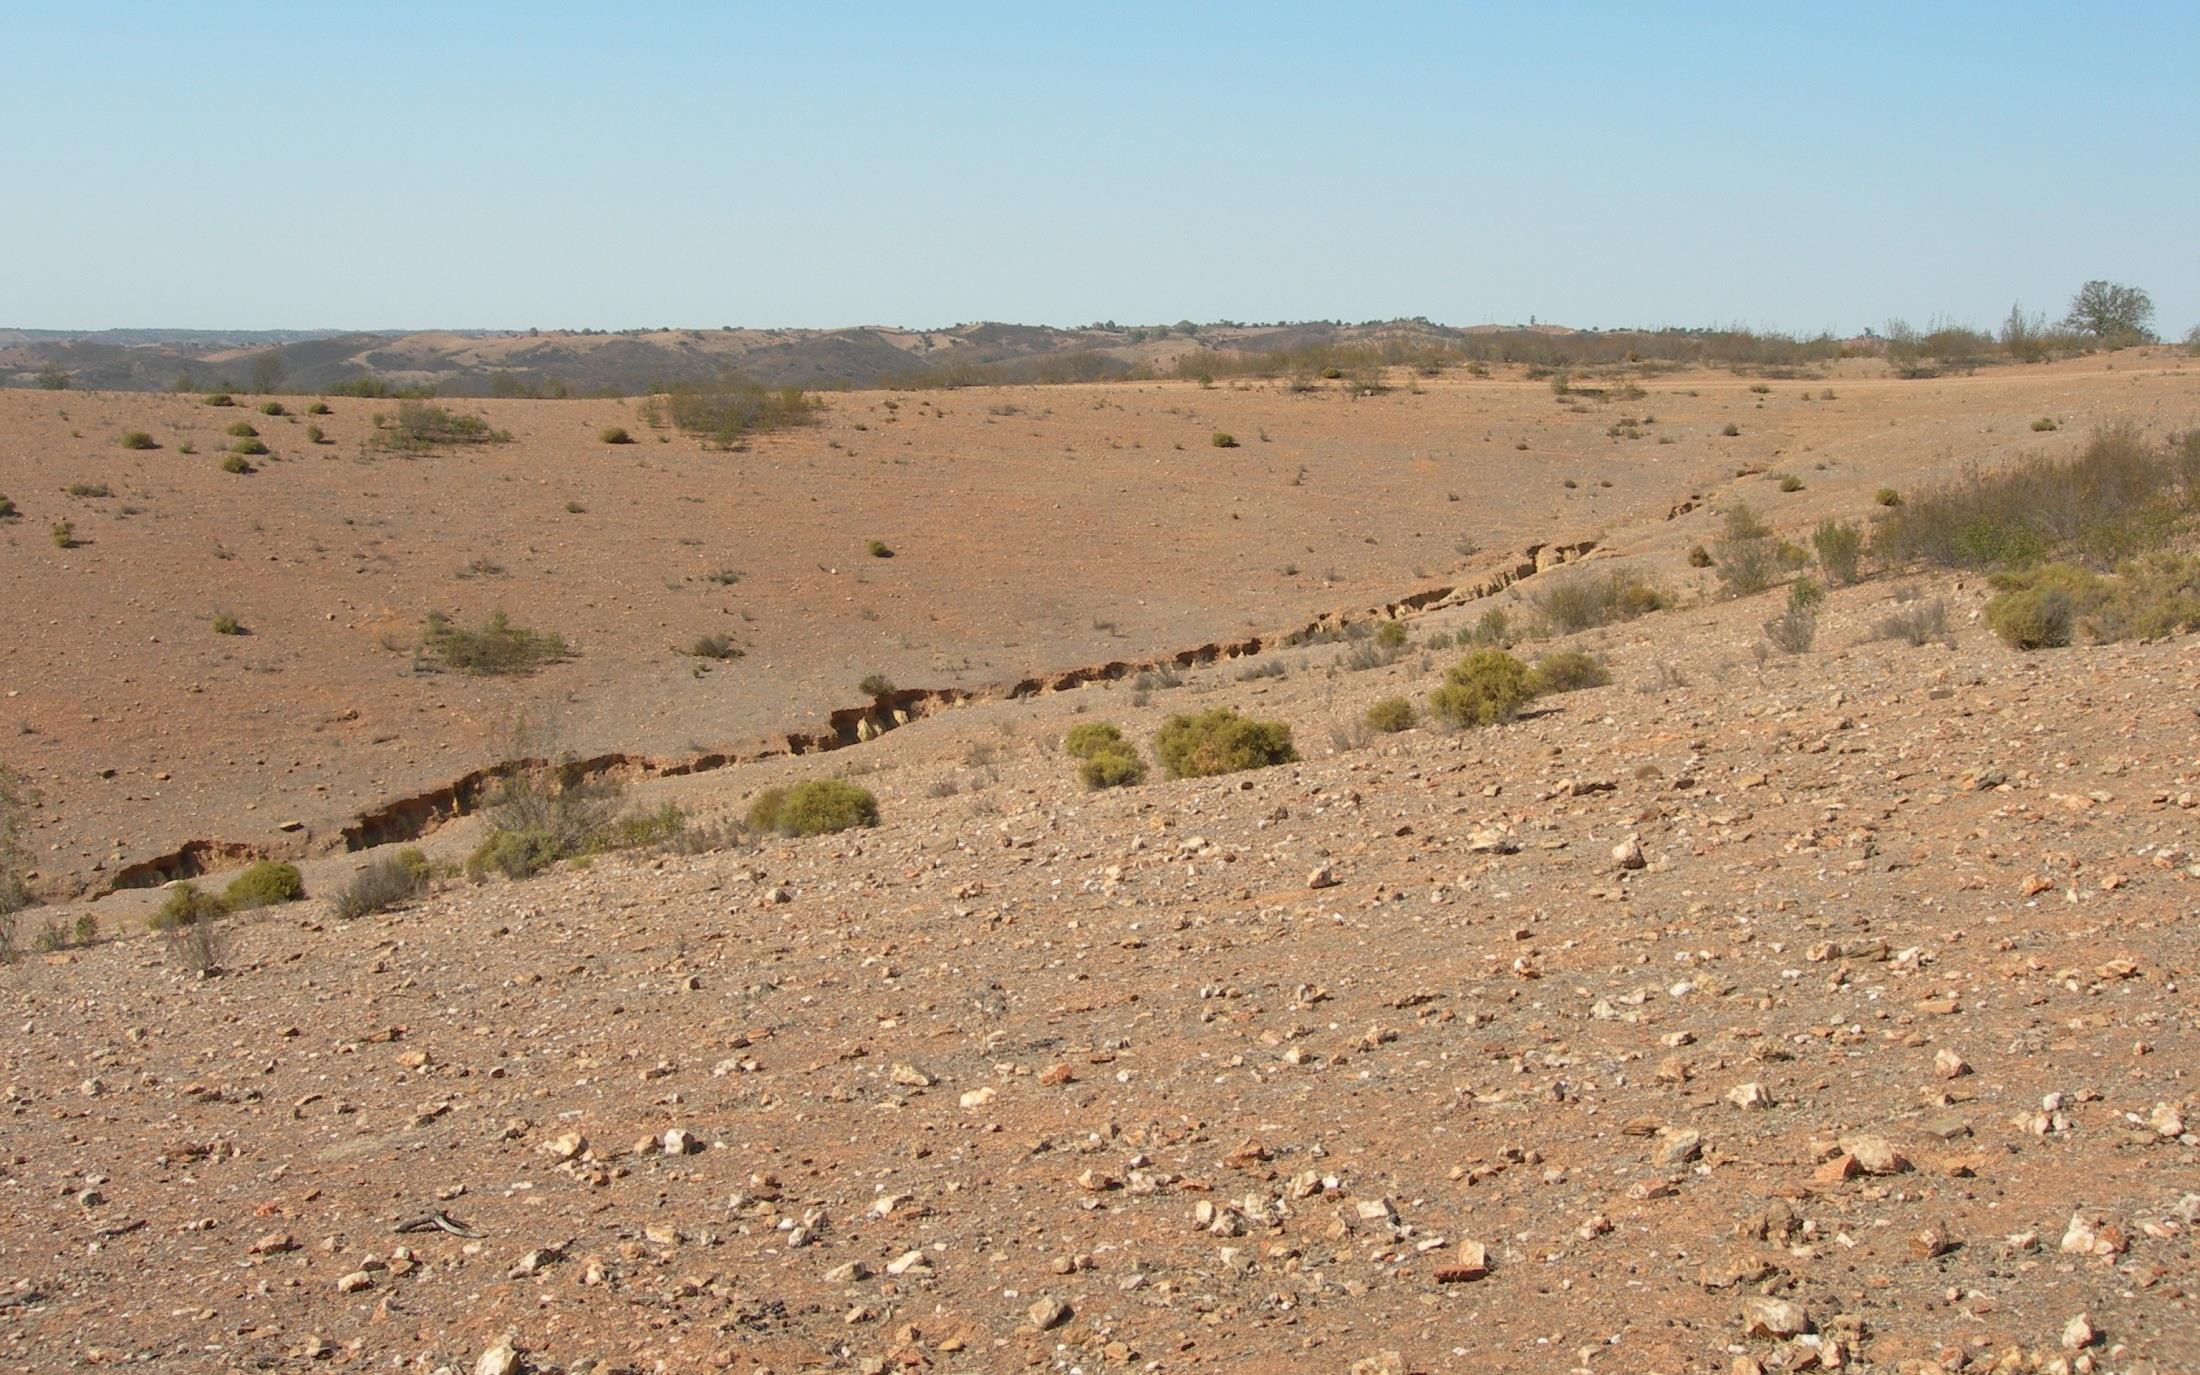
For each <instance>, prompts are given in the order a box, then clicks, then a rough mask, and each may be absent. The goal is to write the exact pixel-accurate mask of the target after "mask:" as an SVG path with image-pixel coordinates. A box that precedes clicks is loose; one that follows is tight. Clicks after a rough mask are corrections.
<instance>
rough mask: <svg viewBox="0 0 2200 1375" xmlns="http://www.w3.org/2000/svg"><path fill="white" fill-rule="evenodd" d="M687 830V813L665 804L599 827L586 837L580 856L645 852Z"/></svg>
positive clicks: (676, 837) (670, 840)
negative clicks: (635, 851)
mask: <svg viewBox="0 0 2200 1375" xmlns="http://www.w3.org/2000/svg"><path fill="white" fill-rule="evenodd" d="M686 830H687V813H686V812H683V811H681V810H680V807H679V804H678V803H674V802H667V803H666V804H665V805H663V806H662V807H659V808H658V809H657V810H655V811H653V812H638V813H636V814H634V815H632V816H622V817H620V818H619V819H618V820H617V821H614V822H612V823H611V824H609V825H608V826H603V827H599V828H598V829H597V830H596V832H595V833H594V834H593V835H591V836H589V837H588V841H587V843H586V844H585V845H584V846H583V847H582V849H581V852H582V853H583V854H605V853H608V852H610V851H614V850H644V849H650V848H653V847H656V846H660V845H668V844H670V843H671V842H673V841H674V840H677V839H678V838H679V837H680V836H681V834H682V833H684V832H685V831H686Z"/></svg>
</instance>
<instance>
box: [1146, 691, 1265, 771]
mask: <svg viewBox="0 0 2200 1375" xmlns="http://www.w3.org/2000/svg"><path fill="white" fill-rule="evenodd" d="M1154 754H1155V755H1156V756H1157V757H1159V758H1160V760H1161V767H1162V768H1163V769H1165V770H1167V771H1168V774H1169V776H1170V777H1171V778H1205V777H1209V776H1211V775H1214V774H1223V773H1236V772H1238V771H1239V770H1242V769H1262V768H1267V767H1269V766H1271V765H1274V764H1289V763H1292V762H1294V761H1295V760H1297V758H1298V757H1299V755H1298V751H1297V750H1296V749H1295V748H1293V746H1292V744H1291V727H1289V726H1288V725H1285V724H1284V723H1283V722H1281V721H1260V720H1254V719H1252V718H1250V717H1245V716H1240V715H1238V714H1237V712H1235V711H1233V710H1232V709H1230V708H1229V707H1214V708H1212V709H1210V710H1207V711H1203V712H1199V713H1197V714H1196V715H1185V714H1178V715H1174V716H1171V717H1170V718H1169V719H1168V720H1167V721H1164V722H1163V723H1162V725H1161V729H1160V731H1159V732H1157V733H1156V734H1155V736H1154Z"/></svg>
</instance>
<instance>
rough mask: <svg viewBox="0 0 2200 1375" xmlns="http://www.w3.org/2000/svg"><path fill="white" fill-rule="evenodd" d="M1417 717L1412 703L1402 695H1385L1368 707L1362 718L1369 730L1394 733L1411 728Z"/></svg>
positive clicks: (1387, 733)
mask: <svg viewBox="0 0 2200 1375" xmlns="http://www.w3.org/2000/svg"><path fill="white" fill-rule="evenodd" d="M1417 717H1418V713H1416V712H1415V711H1414V710H1413V703H1411V702H1409V701H1407V700H1406V699H1405V698H1403V697H1385V698H1384V699H1383V700H1382V701H1380V702H1377V703H1375V705H1373V706H1371V707H1369V708H1368V709H1367V715H1366V716H1365V717H1364V718H1363V719H1364V720H1365V721H1366V722H1367V728H1368V729H1369V730H1372V731H1380V732H1382V733H1383V734H1385V735H1395V734H1396V733H1397V732H1399V731H1402V730H1411V729H1412V728H1413V723H1414V721H1415V720H1416V719H1417Z"/></svg>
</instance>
